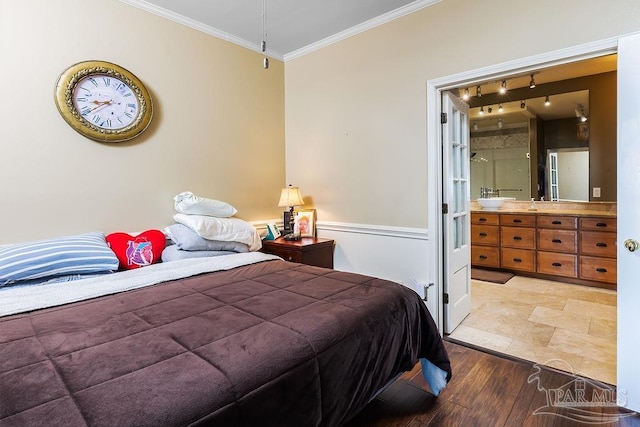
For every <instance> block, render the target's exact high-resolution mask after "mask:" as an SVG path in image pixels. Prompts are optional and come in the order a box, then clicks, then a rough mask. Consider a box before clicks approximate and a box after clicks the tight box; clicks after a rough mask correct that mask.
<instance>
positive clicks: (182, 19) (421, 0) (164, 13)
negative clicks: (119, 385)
mask: <svg viewBox="0 0 640 427" xmlns="http://www.w3.org/2000/svg"><path fill="white" fill-rule="evenodd" d="M120 1H121V2H122V3H125V4H128V5H129V6H133V7H136V8H138V9H141V10H144V11H146V12H150V13H153V14H154V15H157V16H160V17H162V18H165V19H168V20H170V21H173V22H177V23H178V24H181V25H185V26H187V27H190V28H193V29H195V30H198V31H201V32H203V33H205V34H209V35H211V36H214V37H217V38H220V39H222V40H226V41H228V42H231V43H234V44H236V45H238V46H242V47H244V48H246V49H249V50H252V51H254V52H258V53H261V52H262V50H261V46H260V45H259V44H258V43H254V42H249V41H247V40H244V39H242V38H240V37H236V36H234V35H233V34H229V33H227V32H225V31H221V30H218V29H217V28H214V27H211V26H209V25H205V24H203V23H202V22H198V21H196V20H194V19H191V18H188V17H186V16H184V15H180V14H178V13H175V12H173V11H170V10H167V9H165V8H162V7H159V6H156V5H155V4H152V3H149V2H147V1H145V0H120ZM440 1H442V0H417V1H414V2H412V3H410V4H408V5H406V6H403V7H400V8H398V9H395V10H393V11H391V12H388V13H385V14H384V15H380V16H377V17H375V18H373V19H370V20H368V21H366V22H363V23H362V24H359V25H356V26H354V27H351V28H349V29H347V30H344V31H341V32H339V33H337V34H334V35H332V36H329V37H326V38H324V39H322V40H320V41H318V42H315V43H312V44H310V45H307V46H305V47H303V48H301V49H298V50H295V51H293V52H291V53H288V54H286V55H282V54H281V53H279V52H275V51H273V50H269V51H268V54H269V56H270V57H271V58H275V59H277V60H280V61H284V62H286V61H290V60H292V59H295V58H299V57H301V56H303V55H306V54H308V53H311V52H314V51H316V50H318V49H321V48H323V47H326V46H329V45H331V44H333V43H337V42H339V41H341V40H344V39H347V38H349V37H351V36H354V35H356V34H359V33H362V32H364V31H367V30H370V29H372V28H375V27H377V26H379V25H382V24H386V23H387V22H391V21H393V20H394V19H398V18H400V17H403V16H405V15H408V14H410V13H413V12H415V11H417V10H420V9H423V8H425V7H427V6H431V5H432V4H435V3H439V2H440Z"/></svg>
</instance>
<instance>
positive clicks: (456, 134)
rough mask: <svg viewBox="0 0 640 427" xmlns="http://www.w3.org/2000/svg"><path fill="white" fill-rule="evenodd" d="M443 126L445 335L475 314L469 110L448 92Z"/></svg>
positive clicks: (443, 102) (445, 96)
mask: <svg viewBox="0 0 640 427" xmlns="http://www.w3.org/2000/svg"><path fill="white" fill-rule="evenodd" d="M442 111H443V112H445V113H446V115H447V116H446V117H447V121H446V123H443V125H442V160H443V162H442V163H443V165H442V173H443V195H442V200H443V203H445V204H447V206H448V213H446V214H444V218H443V221H442V222H443V224H444V237H445V238H444V257H445V259H444V292H445V294H447V295H448V297H449V302H448V303H447V302H446V299H445V306H444V332H445V333H451V332H452V331H453V330H454V329H455V328H456V327H457V326H458V325H459V324H460V322H462V320H463V319H464V318H465V317H467V315H468V314H469V313H470V312H471V242H470V238H471V216H470V211H469V198H470V194H469V193H470V189H469V107H468V105H467V104H465V103H464V102H462V101H461V100H460V99H458V98H457V97H456V96H454V95H452V94H450V93H444V94H443V98H442Z"/></svg>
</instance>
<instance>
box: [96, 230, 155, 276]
mask: <svg viewBox="0 0 640 427" xmlns="http://www.w3.org/2000/svg"><path fill="white" fill-rule="evenodd" d="M106 240H107V243H108V244H109V246H110V247H111V250H112V251H113V253H115V254H116V256H117V257H118V260H119V261H120V269H121V270H131V269H134V268H140V267H145V266H147V265H151V264H153V263H154V262H157V261H158V260H159V259H160V256H161V255H162V250H163V249H164V245H165V244H166V237H165V235H164V233H162V231H160V230H147V231H145V232H142V233H140V234H138V235H137V236H132V235H130V234H127V233H111V234H109V235H108V236H107V237H106Z"/></svg>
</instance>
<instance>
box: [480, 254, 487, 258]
mask: <svg viewBox="0 0 640 427" xmlns="http://www.w3.org/2000/svg"><path fill="white" fill-rule="evenodd" d="M487 258H488V257H487V256H486V255H480V259H487Z"/></svg>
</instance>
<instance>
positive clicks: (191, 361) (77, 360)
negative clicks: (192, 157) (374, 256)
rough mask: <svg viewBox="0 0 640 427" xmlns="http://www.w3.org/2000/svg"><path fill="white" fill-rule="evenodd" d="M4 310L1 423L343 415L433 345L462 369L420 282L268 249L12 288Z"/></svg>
mask: <svg viewBox="0 0 640 427" xmlns="http://www.w3.org/2000/svg"><path fill="white" fill-rule="evenodd" d="M38 304H39V305H38ZM0 316H2V317H0V426H8V425H52V426H53V425H55V426H62V425H64V426H83V425H91V426H186V425H216V426H256V425H260V426H339V425H341V424H343V423H345V422H346V421H348V420H349V419H350V418H351V417H353V416H354V415H355V414H357V413H358V411H360V410H361V409H362V408H363V407H364V406H365V405H366V404H367V403H368V402H369V401H370V400H371V399H372V398H374V397H375V396H376V394H377V393H378V392H379V391H380V390H381V389H383V388H384V386H385V385H387V384H389V382H390V381H392V380H393V379H394V378H395V377H396V376H397V375H398V374H399V373H401V372H403V371H406V370H410V369H411V368H412V367H413V366H414V365H415V364H416V363H417V362H418V361H419V360H420V359H421V358H422V359H423V360H425V361H426V360H428V361H429V362H428V363H429V365H430V366H433V367H436V369H437V370H438V371H440V372H442V373H444V375H445V376H446V379H447V380H448V379H449V378H450V376H451V368H450V365H449V360H448V357H447V354H446V351H445V349H444V346H443V343H442V340H441V338H440V336H439V334H438V331H437V328H436V326H435V324H434V322H433V320H432V318H431V316H430V315H429V313H428V311H427V309H426V308H425V305H424V303H423V302H422V301H421V299H420V298H419V297H418V295H417V294H416V293H415V292H413V291H411V290H410V289H408V288H405V287H404V286H401V285H399V284H396V283H393V282H390V281H385V280H382V279H378V278H373V277H368V276H364V275H359V274H352V273H346V272H340V271H335V270H330V269H324V268H319V267H312V266H306V265H301V264H295V263H290V262H286V261H283V260H281V259H279V258H277V257H275V256H272V255H267V254H262V253H255V252H251V253H239V254H234V255H228V256H221V257H216V258H198V259H188V260H178V261H173V262H167V263H160V264H154V265H151V266H149V267H145V268H141V269H137V270H131V271H125V272H120V273H115V274H111V275H108V276H107V277H106V278H103V277H91V278H87V279H83V280H78V281H70V282H62V283H52V284H46V285H39V286H24V287H20V286H9V287H5V288H0Z"/></svg>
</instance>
